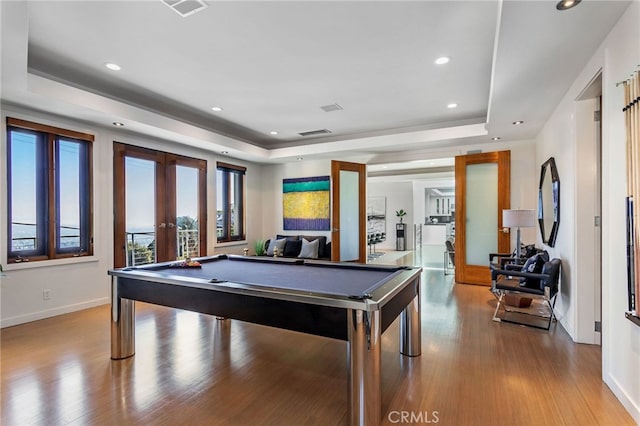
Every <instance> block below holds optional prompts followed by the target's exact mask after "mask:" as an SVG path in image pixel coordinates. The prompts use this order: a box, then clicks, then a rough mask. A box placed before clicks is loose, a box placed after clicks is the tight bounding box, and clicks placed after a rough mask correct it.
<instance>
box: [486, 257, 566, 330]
mask: <svg viewBox="0 0 640 426" xmlns="http://www.w3.org/2000/svg"><path fill="white" fill-rule="evenodd" d="M561 264H562V262H561V261H560V259H551V260H548V261H546V262H544V264H542V268H541V270H540V272H528V271H527V270H526V268H523V266H522V265H511V264H508V263H491V264H490V268H491V285H492V288H491V289H492V291H493V293H494V294H495V295H496V297H497V298H498V305H497V306H496V310H495V312H494V314H493V320H494V321H496V322H510V323H515V324H521V325H526V326H530V327H536V328H542V329H544V330H549V328H550V327H551V322H552V321H553V320H555V315H554V313H553V308H554V306H555V301H556V296H557V294H558V281H559V279H560V267H561ZM523 269H525V270H524V271H523ZM513 295H518V296H521V297H522V298H529V299H536V300H541V301H542V304H543V308H544V309H535V307H532V308H528V309H521V308H517V309H513V308H509V307H508V304H507V300H506V299H507V298H508V297H509V296H513ZM520 315H532V316H536V317H539V318H543V319H545V320H546V325H545V326H539V325H536V324H535V323H530V322H521V321H517V320H516V318H518V316H520Z"/></svg>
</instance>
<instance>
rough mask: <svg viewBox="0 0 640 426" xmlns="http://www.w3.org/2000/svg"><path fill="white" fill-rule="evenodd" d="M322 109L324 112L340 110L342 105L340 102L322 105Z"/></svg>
mask: <svg viewBox="0 0 640 426" xmlns="http://www.w3.org/2000/svg"><path fill="white" fill-rule="evenodd" d="M320 109H322V110H323V111H324V112H333V111H340V110H341V109H342V107H341V106H340V105H338V104H331V105H325V106H321V107H320Z"/></svg>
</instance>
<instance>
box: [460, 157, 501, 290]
mask: <svg viewBox="0 0 640 426" xmlns="http://www.w3.org/2000/svg"><path fill="white" fill-rule="evenodd" d="M482 163H496V164H497V165H498V252H500V253H508V252H510V250H511V248H510V247H511V235H510V234H509V233H503V232H501V231H502V210H503V209H509V208H510V206H511V151H495V152H486V153H480V154H469V155H461V156H457V157H456V158H455V176H456V242H455V252H456V253H455V260H456V268H455V280H456V282H458V283H465V284H477V285H486V286H489V285H491V273H490V271H489V253H487V264H486V265H483V266H479V265H466V263H465V261H466V248H467V242H466V217H467V214H466V207H467V206H466V191H467V183H466V174H467V165H470V164H482Z"/></svg>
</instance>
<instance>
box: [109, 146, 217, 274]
mask: <svg viewBox="0 0 640 426" xmlns="http://www.w3.org/2000/svg"><path fill="white" fill-rule="evenodd" d="M113 148H114V165H113V166H114V167H113V170H114V178H113V180H114V221H115V222H114V266H115V267H116V268H121V267H125V266H135V265H142V264H145V263H153V262H165V261H169V260H175V259H180V258H187V257H196V256H202V255H204V254H206V241H207V233H206V230H207V223H206V220H207V215H206V173H207V168H206V166H207V163H206V161H204V160H198V159H194V158H189V157H183V156H179V155H176V154H171V153H167V152H162V151H156V150H152V149H147V148H141V147H136V146H131V145H125V144H122V143H118V142H114V144H113Z"/></svg>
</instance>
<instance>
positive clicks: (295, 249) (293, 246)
mask: <svg viewBox="0 0 640 426" xmlns="http://www.w3.org/2000/svg"><path fill="white" fill-rule="evenodd" d="M301 249H302V240H288V241H287V244H285V246H284V254H283V256H284V257H298V255H299V254H300V250H301Z"/></svg>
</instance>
